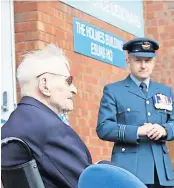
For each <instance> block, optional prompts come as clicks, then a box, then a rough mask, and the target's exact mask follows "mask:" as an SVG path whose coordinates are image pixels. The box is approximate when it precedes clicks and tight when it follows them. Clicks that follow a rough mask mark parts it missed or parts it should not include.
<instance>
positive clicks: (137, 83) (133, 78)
mask: <svg viewBox="0 0 174 188" xmlns="http://www.w3.org/2000/svg"><path fill="white" fill-rule="evenodd" d="M130 77H131V79H132V80H133V81H134V82H135V84H136V85H137V86H138V87H140V84H141V83H142V82H141V81H139V80H138V79H137V78H135V77H134V76H133V75H132V74H131V75H130ZM143 82H144V83H145V84H146V85H147V91H148V89H149V83H150V78H147V79H146V80H144V81H143Z"/></svg>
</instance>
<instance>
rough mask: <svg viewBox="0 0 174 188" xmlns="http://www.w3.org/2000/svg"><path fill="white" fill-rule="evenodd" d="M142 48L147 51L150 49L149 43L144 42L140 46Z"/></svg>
mask: <svg viewBox="0 0 174 188" xmlns="http://www.w3.org/2000/svg"><path fill="white" fill-rule="evenodd" d="M142 48H143V49H144V50H149V49H150V42H148V41H146V42H144V43H143V44H142Z"/></svg>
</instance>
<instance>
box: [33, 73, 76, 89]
mask: <svg viewBox="0 0 174 188" xmlns="http://www.w3.org/2000/svg"><path fill="white" fill-rule="evenodd" d="M46 73H47V74H52V75H55V76H63V77H65V78H66V82H67V84H68V85H69V86H70V85H71V84H72V82H73V76H65V75H62V74H55V73H51V72H44V73H42V74H39V75H38V76H36V77H37V78H39V77H40V76H42V75H44V74H46Z"/></svg>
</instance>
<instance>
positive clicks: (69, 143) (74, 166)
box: [2, 97, 92, 188]
mask: <svg viewBox="0 0 174 188" xmlns="http://www.w3.org/2000/svg"><path fill="white" fill-rule="evenodd" d="M11 136H13V137H18V138H21V139H23V140H24V141H26V142H27V143H28V145H29V146H30V148H31V149H32V151H33V154H34V158H35V159H36V161H37V164H38V167H39V171H40V174H41V176H42V179H43V182H44V184H45V187H46V188H76V187H77V182H78V178H79V176H80V174H81V172H82V171H83V170H84V169H85V168H86V167H87V166H89V165H90V164H91V163H92V161H91V156H90V153H89V151H88V149H87V147H86V146H85V144H84V143H83V141H82V140H81V139H80V137H79V136H78V135H77V134H76V132H75V131H74V130H73V129H72V128H71V127H70V126H68V125H66V124H64V123H63V122H62V121H61V120H60V119H59V117H58V116H57V114H56V113H54V112H53V111H52V110H51V109H49V108H48V107H47V106H45V105H44V104H42V103H41V102H39V101H37V100H35V99H34V98H31V97H23V98H22V100H21V101H20V103H19V104H18V107H17V109H16V110H15V111H14V112H13V113H12V114H11V116H10V118H9V120H8V121H7V123H6V124H5V125H4V126H3V127H2V139H3V138H5V137H11ZM25 161H27V155H26V152H25V151H24V150H23V148H21V147H20V146H17V145H16V144H9V145H7V146H5V147H3V149H2V165H3V166H9V165H15V164H21V163H23V162H25Z"/></svg>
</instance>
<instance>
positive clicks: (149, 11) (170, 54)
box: [144, 1, 174, 166]
mask: <svg viewBox="0 0 174 188" xmlns="http://www.w3.org/2000/svg"><path fill="white" fill-rule="evenodd" d="M144 18H145V34H146V36H149V37H151V38H153V39H154V40H157V41H158V42H159V44H160V49H159V50H158V57H157V59H156V67H155V71H154V73H153V78H154V79H155V80H157V81H159V82H162V83H165V84H167V85H169V86H171V87H172V88H173V91H174V1H144ZM169 148H170V154H171V156H172V159H173V166H174V149H173V148H174V143H173V142H172V143H170V144H169Z"/></svg>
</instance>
